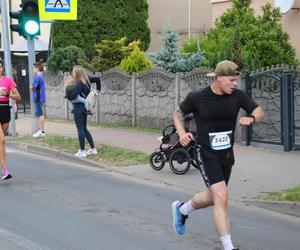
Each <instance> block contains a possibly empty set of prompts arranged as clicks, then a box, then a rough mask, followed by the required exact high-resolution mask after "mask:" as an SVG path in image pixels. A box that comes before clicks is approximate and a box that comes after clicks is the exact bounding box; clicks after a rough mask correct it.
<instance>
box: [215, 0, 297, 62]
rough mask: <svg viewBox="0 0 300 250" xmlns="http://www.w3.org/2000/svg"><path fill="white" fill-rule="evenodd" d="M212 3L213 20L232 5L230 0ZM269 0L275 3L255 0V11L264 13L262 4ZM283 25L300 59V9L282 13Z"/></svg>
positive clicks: (253, 6) (253, 2)
mask: <svg viewBox="0 0 300 250" xmlns="http://www.w3.org/2000/svg"><path fill="white" fill-rule="evenodd" d="M210 2H211V4H212V22H214V21H215V19H216V18H218V17H219V16H221V15H222V14H223V13H224V11H225V10H227V9H228V8H230V7H231V5H232V4H231V2H230V1H229V0H210ZM267 2H269V3H271V4H272V5H274V2H275V1H274V0H253V1H252V4H251V7H252V8H253V9H254V10H255V12H256V13H257V14H258V15H260V14H261V13H262V11H261V6H263V5H264V4H266V3H267ZM293 7H294V8H300V0H295V3H294V6H293ZM281 22H282V27H283V30H284V31H285V32H287V33H288V34H289V36H290V42H291V44H292V46H293V47H294V48H295V49H296V54H297V57H298V58H299V59H300V36H299V28H298V27H299V26H298V25H299V23H300V11H299V10H290V11H289V12H288V13H286V14H284V15H282V19H281Z"/></svg>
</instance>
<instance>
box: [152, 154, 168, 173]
mask: <svg viewBox="0 0 300 250" xmlns="http://www.w3.org/2000/svg"><path fill="white" fill-rule="evenodd" d="M149 163H150V166H151V167H152V168H153V169H154V170H161V169H162V168H163V167H164V166H165V163H166V162H165V158H164V156H163V154H162V153H160V152H153V153H152V154H151V155H150V156H149Z"/></svg>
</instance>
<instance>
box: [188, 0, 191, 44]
mask: <svg viewBox="0 0 300 250" xmlns="http://www.w3.org/2000/svg"><path fill="white" fill-rule="evenodd" d="M188 16H189V25H188V38H189V43H190V41H191V0H189V15H188Z"/></svg>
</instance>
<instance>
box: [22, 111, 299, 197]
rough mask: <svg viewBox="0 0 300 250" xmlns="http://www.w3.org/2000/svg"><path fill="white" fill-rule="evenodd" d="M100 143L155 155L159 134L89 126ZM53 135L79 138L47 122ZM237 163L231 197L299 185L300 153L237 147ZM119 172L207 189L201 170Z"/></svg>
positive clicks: (26, 122) (26, 127) (65, 126)
mask: <svg viewBox="0 0 300 250" xmlns="http://www.w3.org/2000/svg"><path fill="white" fill-rule="evenodd" d="M16 124H17V132H18V133H19V135H28V134H30V132H31V119H30V118H29V117H20V118H19V119H18V120H17V121H16ZM89 129H90V131H91V133H92V134H93V137H94V140H95V141H96V143H97V144H109V145H113V146H118V147H122V148H128V149H132V150H137V151H142V152H146V153H149V154H150V153H152V152H153V150H154V148H156V147H158V146H159V141H158V140H157V137H158V136H159V135H156V134H150V133H143V132H136V131H129V130H124V129H113V128H100V127H89ZM46 132H47V134H50V135H64V136H76V128H75V125H74V124H73V123H72V122H67V123H62V122H49V121H47V122H46ZM235 158H236V163H235V165H234V167H233V171H232V177H231V180H230V185H229V189H230V194H231V196H232V198H236V199H238V200H240V199H251V198H255V197H257V196H258V195H259V194H262V193H267V192H274V191H279V190H282V189H286V188H290V187H293V186H296V185H300V171H299V170H300V151H292V152H279V151H273V150H270V149H260V148H253V147H244V146H235ZM118 171H119V172H123V173H125V174H128V175H132V176H136V177H139V178H144V179H150V180H155V181H157V182H162V183H167V184H168V185H174V186H178V187H182V188H183V189H188V190H190V191H191V192H194V191H198V190H203V189H205V186H204V184H203V180H202V177H201V175H200V174H199V173H198V170H196V169H194V168H191V170H190V171H189V172H188V173H187V174H185V175H182V176H178V175H175V174H173V172H171V170H170V169H169V166H168V164H166V166H165V167H164V169H162V170H161V171H154V170H152V169H151V168H150V166H148V165H144V166H131V167H125V168H118Z"/></svg>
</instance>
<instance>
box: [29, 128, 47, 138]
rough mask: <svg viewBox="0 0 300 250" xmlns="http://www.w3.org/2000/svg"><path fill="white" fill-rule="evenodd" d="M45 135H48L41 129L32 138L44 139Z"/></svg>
mask: <svg viewBox="0 0 300 250" xmlns="http://www.w3.org/2000/svg"><path fill="white" fill-rule="evenodd" d="M45 135H46V133H45V132H43V131H42V130H40V129H39V130H38V131H37V132H36V133H34V134H33V135H32V137H34V138H38V137H44V136H45Z"/></svg>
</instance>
